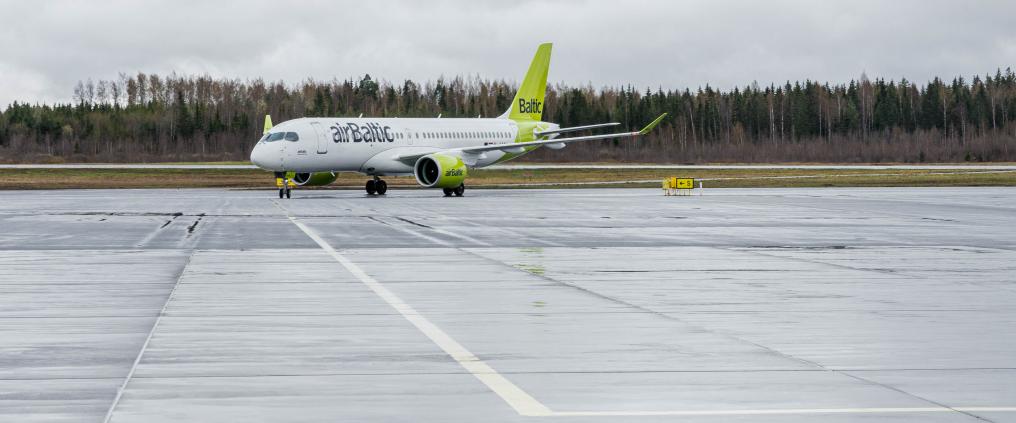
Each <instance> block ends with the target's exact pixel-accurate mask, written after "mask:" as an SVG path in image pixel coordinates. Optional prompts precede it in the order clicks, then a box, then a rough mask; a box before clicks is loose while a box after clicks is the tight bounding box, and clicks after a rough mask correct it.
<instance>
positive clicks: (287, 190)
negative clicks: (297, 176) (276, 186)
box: [286, 188, 293, 198]
mask: <svg viewBox="0 0 1016 423" xmlns="http://www.w3.org/2000/svg"><path fill="white" fill-rule="evenodd" d="M292 194H293V190H292V189H290V188H286V198H290V196H291V195H292Z"/></svg>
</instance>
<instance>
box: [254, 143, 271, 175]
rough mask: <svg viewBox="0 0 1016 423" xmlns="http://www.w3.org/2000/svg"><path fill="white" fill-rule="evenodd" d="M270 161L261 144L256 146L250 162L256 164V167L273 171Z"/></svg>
mask: <svg viewBox="0 0 1016 423" xmlns="http://www.w3.org/2000/svg"><path fill="white" fill-rule="evenodd" d="M270 159H271V158H270V157H269V154H268V152H267V151H265V149H264V147H263V146H262V145H261V144H258V145H256V146H254V149H253V150H251V151H250V162H251V163H254V166H257V167H260V168H262V169H268V170H271V166H270V163H269V161H270Z"/></svg>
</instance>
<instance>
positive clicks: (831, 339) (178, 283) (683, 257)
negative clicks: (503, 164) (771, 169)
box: [0, 188, 1016, 422]
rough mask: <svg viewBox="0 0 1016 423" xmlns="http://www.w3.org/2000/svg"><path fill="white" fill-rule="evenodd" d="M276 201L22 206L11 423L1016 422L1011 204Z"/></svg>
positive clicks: (866, 196)
mask: <svg viewBox="0 0 1016 423" xmlns="http://www.w3.org/2000/svg"><path fill="white" fill-rule="evenodd" d="M273 196H274V192H273V191H247V190H214V189H210V190H110V191H85V190H82V191H19V192H18V193H17V196H10V199H9V200H8V201H6V202H4V203H0V421H18V422H34V421H73V422H79V421H81V422H89V421H91V422H102V421H113V422H161V421H187V422H195V421H208V422H219V421H322V422H325V421H327V422H334V421H463V422H466V421H470V422H472V421H533V420H552V421H563V422H571V421H730V420H739V421H767V422H769V421H772V422H777V421H780V422H782V421H813V420H816V419H821V420H822V421H858V420H872V421H922V422H925V421H934V422H937V421H943V422H946V421H950V422H951V421H997V422H1002V421H1016V329H1014V328H1016V225H1014V224H1016V189H1011V188H955V189H954V188H885V189H751V190H737V189H712V190H706V191H705V193H704V195H702V196H691V197H663V196H662V195H661V193H660V192H659V191H658V190H639V189H626V190H611V189H580V190H490V191H484V190H470V191H469V192H468V193H467V197H464V198H442V197H441V196H440V193H435V192H433V191H422V190H407V191H392V192H390V193H389V195H388V196H386V197H367V196H365V195H363V194H361V193H359V192H354V191H297V192H295V193H294V198H292V199H290V200H278V199H275V198H273ZM120 387H123V388H124V389H123V390H122V391H120V390H119V388H120Z"/></svg>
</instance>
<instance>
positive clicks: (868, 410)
mask: <svg viewBox="0 0 1016 423" xmlns="http://www.w3.org/2000/svg"><path fill="white" fill-rule="evenodd" d="M956 411H959V412H962V413H964V414H966V413H971V412H1014V411H1016V406H1005V407H952V408H945V407H860V408H773V409H764V408H763V409H754V410H747V409H746V410H661V411H641V410H633V411H555V412H553V413H551V414H550V415H551V416H553V417H646V416H759V415H794V414H890V413H947V412H948V413H952V412H956ZM967 415H968V416H971V417H975V418H978V419H981V418H980V417H977V416H973V415H970V414H967ZM982 420H983V419H982Z"/></svg>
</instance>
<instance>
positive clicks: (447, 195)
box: [441, 188, 453, 197]
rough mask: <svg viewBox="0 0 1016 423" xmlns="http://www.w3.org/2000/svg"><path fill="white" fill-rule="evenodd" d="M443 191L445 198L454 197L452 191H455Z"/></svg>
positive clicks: (444, 189)
mask: <svg viewBox="0 0 1016 423" xmlns="http://www.w3.org/2000/svg"><path fill="white" fill-rule="evenodd" d="M441 191H444V196H445V197H451V196H452V191H453V190H452V189H451V188H442V189H441Z"/></svg>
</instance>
